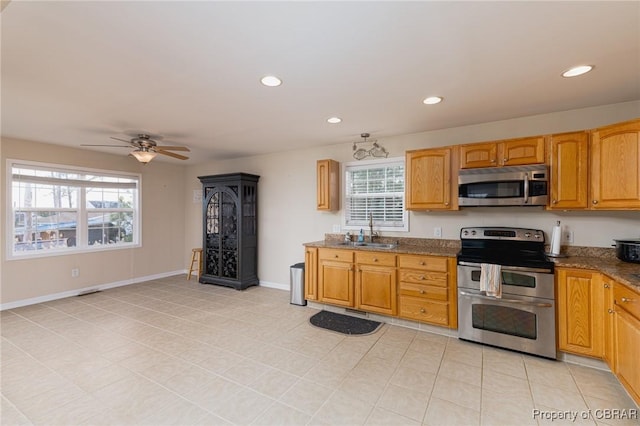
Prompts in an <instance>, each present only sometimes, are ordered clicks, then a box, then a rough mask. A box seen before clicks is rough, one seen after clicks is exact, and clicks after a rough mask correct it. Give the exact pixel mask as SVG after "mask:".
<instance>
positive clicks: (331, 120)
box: [327, 117, 342, 124]
mask: <svg viewBox="0 0 640 426" xmlns="http://www.w3.org/2000/svg"><path fill="white" fill-rule="evenodd" d="M341 121H342V118H340V117H329V118H327V122H328V123H331V124H338V123H340V122H341Z"/></svg>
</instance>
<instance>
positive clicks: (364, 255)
mask: <svg viewBox="0 0 640 426" xmlns="http://www.w3.org/2000/svg"><path fill="white" fill-rule="evenodd" d="M356 263H361V264H366V265H380V266H396V255H395V254H393V253H380V252H377V251H357V252H356Z"/></svg>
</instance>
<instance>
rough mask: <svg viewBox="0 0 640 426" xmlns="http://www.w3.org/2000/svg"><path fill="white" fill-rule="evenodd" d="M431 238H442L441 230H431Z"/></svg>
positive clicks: (436, 228) (437, 227) (438, 228)
mask: <svg viewBox="0 0 640 426" xmlns="http://www.w3.org/2000/svg"><path fill="white" fill-rule="evenodd" d="M433 236H434V237H436V238H442V228H441V227H439V226H436V227H435V228H433Z"/></svg>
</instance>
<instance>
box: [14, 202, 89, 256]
mask: <svg viewBox="0 0 640 426" xmlns="http://www.w3.org/2000/svg"><path fill="white" fill-rule="evenodd" d="M76 220H77V214H76V213H75V212H46V211H38V212H35V211H20V210H18V211H15V213H14V235H13V238H14V251H31V250H60V249H64V248H66V247H73V246H75V244H76V240H75V236H76Z"/></svg>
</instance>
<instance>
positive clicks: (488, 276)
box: [480, 263, 502, 298]
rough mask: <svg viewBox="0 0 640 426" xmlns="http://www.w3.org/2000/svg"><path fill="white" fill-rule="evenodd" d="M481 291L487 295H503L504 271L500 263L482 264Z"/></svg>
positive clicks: (499, 296)
mask: <svg viewBox="0 0 640 426" xmlns="http://www.w3.org/2000/svg"><path fill="white" fill-rule="evenodd" d="M480 291H484V292H486V294H487V296H493V297H497V298H501V297H502V271H501V267H500V265H494V264H492V263H481V264H480Z"/></svg>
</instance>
